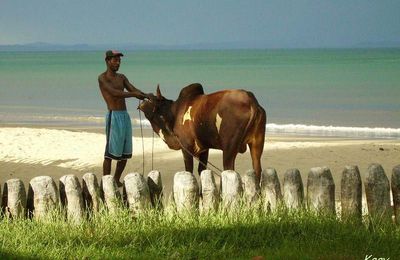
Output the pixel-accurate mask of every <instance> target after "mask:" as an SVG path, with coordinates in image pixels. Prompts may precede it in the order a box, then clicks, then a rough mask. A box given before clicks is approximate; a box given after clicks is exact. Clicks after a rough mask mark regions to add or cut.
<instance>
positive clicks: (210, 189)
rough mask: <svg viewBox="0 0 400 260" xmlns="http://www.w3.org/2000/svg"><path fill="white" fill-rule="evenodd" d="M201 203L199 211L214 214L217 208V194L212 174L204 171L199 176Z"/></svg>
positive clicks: (209, 171)
mask: <svg viewBox="0 0 400 260" xmlns="http://www.w3.org/2000/svg"><path fill="white" fill-rule="evenodd" d="M200 181H201V203H200V210H201V212H203V213H209V212H214V211H216V210H217V208H218V202H219V194H218V190H217V185H216V184H215V179H214V175H213V172H212V171H211V170H204V171H202V172H201V174H200Z"/></svg>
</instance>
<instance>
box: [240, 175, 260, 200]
mask: <svg viewBox="0 0 400 260" xmlns="http://www.w3.org/2000/svg"><path fill="white" fill-rule="evenodd" d="M242 181H243V193H244V200H245V202H246V204H247V206H249V207H250V206H252V205H254V204H255V203H256V202H257V201H258V199H259V197H260V195H259V191H260V187H259V185H258V184H256V172H255V171H254V170H248V171H246V173H245V174H244V176H243V179H242Z"/></svg>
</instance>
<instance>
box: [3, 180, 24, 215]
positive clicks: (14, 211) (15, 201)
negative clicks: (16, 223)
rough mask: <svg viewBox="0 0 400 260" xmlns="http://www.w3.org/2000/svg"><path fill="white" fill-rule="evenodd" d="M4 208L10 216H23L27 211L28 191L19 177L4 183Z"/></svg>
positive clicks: (5, 212)
mask: <svg viewBox="0 0 400 260" xmlns="http://www.w3.org/2000/svg"><path fill="white" fill-rule="evenodd" d="M2 209H3V212H4V214H5V215H6V216H7V217H9V218H21V217H24V216H25V212H26V191H25V186H24V183H23V182H22V181H21V180H19V179H11V180H8V181H6V183H4V190H3V201H2Z"/></svg>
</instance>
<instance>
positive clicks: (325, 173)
mask: <svg viewBox="0 0 400 260" xmlns="http://www.w3.org/2000/svg"><path fill="white" fill-rule="evenodd" d="M307 205H308V208H309V209H311V210H315V211H317V212H320V213H331V214H335V212H336V210H335V183H334V182H333V177H332V174H331V171H330V170H329V168H328V167H315V168H311V170H310V173H309V174H308V179H307Z"/></svg>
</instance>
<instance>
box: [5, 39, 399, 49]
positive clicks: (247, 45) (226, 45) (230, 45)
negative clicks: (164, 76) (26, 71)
mask: <svg viewBox="0 0 400 260" xmlns="http://www.w3.org/2000/svg"><path fill="white" fill-rule="evenodd" d="M277 48H278V49H279V48H287V49H293V48H299V47H294V46H273V45H270V44H267V43H261V42H221V43H195V44H181V45H162V44H135V43H121V44H53V43H46V42H35V43H28V44H10V45H0V51H104V50H107V49H119V50H214V49H215V50H223V49H277ZM300 48H301V47H300ZM313 48H318V47H313ZM320 48H400V41H399V42H384V41H382V42H364V43H358V44H355V45H353V46H348V47H343V46H340V47H337V46H321V47H320Z"/></svg>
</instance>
